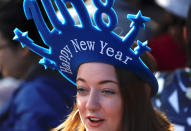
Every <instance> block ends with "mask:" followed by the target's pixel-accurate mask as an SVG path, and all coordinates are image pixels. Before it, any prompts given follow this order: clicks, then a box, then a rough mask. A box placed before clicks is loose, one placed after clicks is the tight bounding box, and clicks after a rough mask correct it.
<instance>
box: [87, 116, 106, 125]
mask: <svg viewBox="0 0 191 131" xmlns="http://www.w3.org/2000/svg"><path fill="white" fill-rule="evenodd" d="M87 121H88V125H89V126H90V127H99V126H100V125H101V124H102V123H103V122H104V119H101V118H97V117H88V118H87Z"/></svg>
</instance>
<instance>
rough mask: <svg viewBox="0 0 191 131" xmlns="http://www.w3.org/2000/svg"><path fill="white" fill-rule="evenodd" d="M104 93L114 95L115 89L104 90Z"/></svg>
mask: <svg viewBox="0 0 191 131" xmlns="http://www.w3.org/2000/svg"><path fill="white" fill-rule="evenodd" d="M102 93H103V94H105V95H113V94H115V91H113V90H103V91H102Z"/></svg>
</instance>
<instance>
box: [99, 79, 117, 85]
mask: <svg viewBox="0 0 191 131" xmlns="http://www.w3.org/2000/svg"><path fill="white" fill-rule="evenodd" d="M106 83H114V84H117V85H118V84H119V83H118V82H117V81H113V80H103V81H100V82H99V85H102V84H106Z"/></svg>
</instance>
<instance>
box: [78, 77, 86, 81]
mask: <svg viewBox="0 0 191 131" xmlns="http://www.w3.org/2000/svg"><path fill="white" fill-rule="evenodd" d="M78 81H82V82H86V81H85V80H84V79H83V78H80V77H79V78H77V79H76V82H78Z"/></svg>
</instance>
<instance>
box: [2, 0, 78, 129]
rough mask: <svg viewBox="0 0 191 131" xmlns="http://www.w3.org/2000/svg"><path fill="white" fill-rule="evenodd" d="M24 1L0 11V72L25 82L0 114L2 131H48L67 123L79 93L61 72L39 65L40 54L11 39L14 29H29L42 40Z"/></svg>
mask: <svg viewBox="0 0 191 131" xmlns="http://www.w3.org/2000/svg"><path fill="white" fill-rule="evenodd" d="M22 2H23V1H22V0H11V1H9V2H8V3H7V4H4V6H3V7H2V8H1V9H0V47H1V50H0V69H1V72H2V75H3V76H4V77H15V78H17V79H22V82H21V83H20V84H19V86H18V87H17V88H16V90H15V91H14V92H13V94H12V96H11V97H10V99H9V100H8V102H7V103H6V105H5V106H4V107H3V108H2V110H1V111H0V130H1V131H47V130H49V129H50V128H54V127H56V126H57V125H59V124H60V122H61V121H62V120H64V118H65V117H66V115H67V114H68V113H69V111H70V110H71V108H72V106H73V100H74V98H73V96H75V94H76V91H75V88H73V85H71V84H70V83H68V82H67V81H66V80H64V79H63V78H62V77H61V76H60V75H59V74H58V73H56V72H55V71H52V70H49V69H47V70H45V69H44V67H43V66H40V65H39V64H38V62H39V60H40V57H39V56H38V55H36V54H35V53H33V52H32V51H30V50H29V49H28V48H22V47H20V44H19V43H18V42H16V41H13V40H12V39H13V37H14V33H13V30H14V28H15V27H19V28H21V29H22V30H23V31H25V30H26V29H29V27H30V30H29V31H30V35H29V36H31V38H34V40H35V41H41V38H40V37H39V36H38V35H36V34H37V33H38V32H37V31H36V27H35V25H34V23H33V21H27V19H26V17H25V15H24V12H23V3H22ZM39 43H42V42H39ZM14 84H16V83H14ZM4 95H6V94H4ZM7 95H8V94H7Z"/></svg>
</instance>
